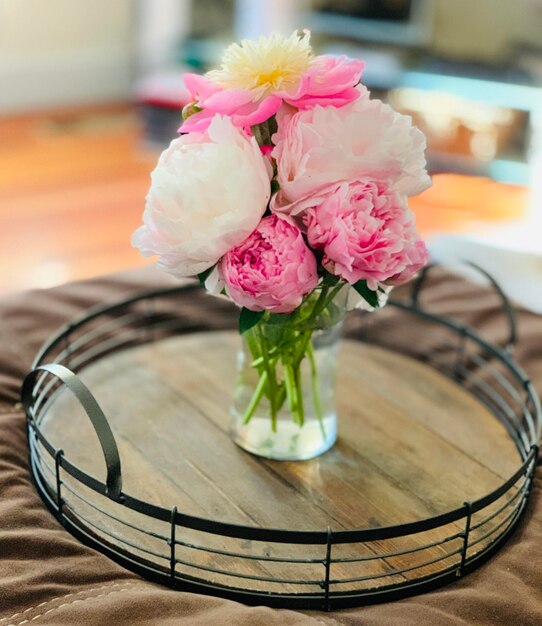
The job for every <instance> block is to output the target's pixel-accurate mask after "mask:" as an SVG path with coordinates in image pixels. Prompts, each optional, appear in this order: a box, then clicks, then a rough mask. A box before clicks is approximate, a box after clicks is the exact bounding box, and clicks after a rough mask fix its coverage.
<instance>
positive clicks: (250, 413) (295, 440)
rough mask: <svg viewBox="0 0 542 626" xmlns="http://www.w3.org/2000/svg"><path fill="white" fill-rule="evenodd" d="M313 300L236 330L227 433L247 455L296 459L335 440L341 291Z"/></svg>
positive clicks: (342, 309)
mask: <svg viewBox="0 0 542 626" xmlns="http://www.w3.org/2000/svg"><path fill="white" fill-rule="evenodd" d="M321 299H322V298H321V297H320V298H319V299H318V297H317V296H315V297H314V298H313V299H312V301H311V300H309V301H308V302H307V303H306V306H305V309H304V310H305V311H308V313H306V314H305V315H303V312H302V314H301V315H297V316H294V318H293V319H292V318H291V317H289V316H285V315H272V316H269V317H268V318H267V319H265V318H264V319H263V320H262V321H260V322H258V324H256V326H254V327H253V328H251V329H250V330H249V331H247V332H246V333H244V334H243V335H242V349H241V350H240V351H239V353H238V376H237V383H236V389H235V397H234V402H233V405H232V407H231V418H232V419H231V437H232V439H233V440H234V441H235V443H236V444H237V445H238V446H240V447H241V448H243V449H244V450H247V451H248V452H251V453H252V454H255V455H258V456H262V457H266V458H269V459H275V460H285V461H286V460H289V461H294V460H295V461H301V460H306V459H311V458H313V457H316V456H318V455H320V454H323V453H324V452H326V451H327V450H329V449H330V448H331V447H332V446H333V444H334V443H335V440H336V438H337V413H336V409H335V378H336V376H335V374H336V364H337V353H338V349H339V342H340V337H341V330H342V323H343V319H344V315H345V308H346V307H345V305H346V295H345V293H343V292H339V293H337V294H336V295H335V297H334V298H333V299H332V301H331V302H327V301H326V300H325V299H324V304H325V306H324V307H323V308H322V305H321V304H320V307H318V306H317V302H318V301H320V300H321ZM315 301H316V302H315ZM311 312H312V313H311Z"/></svg>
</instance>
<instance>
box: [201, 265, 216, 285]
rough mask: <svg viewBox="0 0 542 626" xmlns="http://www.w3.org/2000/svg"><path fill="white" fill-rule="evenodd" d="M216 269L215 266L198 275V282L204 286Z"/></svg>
mask: <svg viewBox="0 0 542 626" xmlns="http://www.w3.org/2000/svg"><path fill="white" fill-rule="evenodd" d="M214 269H215V266H214V265H213V266H212V267H210V268H209V269H207V270H205V271H204V272H201V274H198V280H199V282H200V283H201V284H202V285H203V284H204V283H205V281H206V280H207V279H208V278H209V276H210V275H211V272H212V271H213V270H214Z"/></svg>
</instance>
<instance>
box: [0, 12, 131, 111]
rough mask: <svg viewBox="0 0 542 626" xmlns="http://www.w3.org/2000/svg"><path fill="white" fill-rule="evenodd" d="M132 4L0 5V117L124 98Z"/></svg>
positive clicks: (128, 86) (128, 73)
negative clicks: (24, 111)
mask: <svg viewBox="0 0 542 626" xmlns="http://www.w3.org/2000/svg"><path fill="white" fill-rule="evenodd" d="M135 4H136V3H135V2H134V1H132V0H0V112H2V113H5V112H12V111H21V110H34V109H39V108H43V107H48V106H54V105H58V104H60V105H65V104H75V103H81V102H85V103H86V102H100V101H111V100H118V99H122V98H125V97H126V96H128V95H129V94H130V93H131V83H132V73H133V64H134V61H133V59H134V52H133V47H134V45H133V39H134V35H133V32H134V24H135V13H134V11H135Z"/></svg>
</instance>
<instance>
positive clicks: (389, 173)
mask: <svg viewBox="0 0 542 626" xmlns="http://www.w3.org/2000/svg"><path fill="white" fill-rule="evenodd" d="M360 90H361V91H362V93H361V97H360V98H358V99H357V100H355V101H354V102H352V103H350V104H347V105H345V106H343V107H340V108H335V107H322V106H316V107H314V108H312V109H307V110H303V111H297V112H294V110H290V111H284V112H281V113H279V115H278V121H279V125H278V131H277V133H276V134H275V135H274V136H273V141H274V143H275V148H274V149H273V152H272V155H273V157H274V158H275V159H276V160H277V169H278V172H277V179H278V182H279V184H280V191H279V193H277V194H276V195H275V196H274V197H273V200H272V209H273V210H275V211H280V212H284V213H287V214H290V215H299V214H300V213H303V211H304V210H305V209H306V208H307V207H309V206H311V205H312V202H313V197H314V196H315V195H316V194H318V193H319V192H321V191H322V190H323V189H325V188H326V187H328V186H329V185H331V184H334V183H337V182H339V181H343V180H358V179H359V180H372V181H382V182H385V183H386V184H387V185H388V186H389V187H390V188H391V189H393V190H394V191H396V192H398V193H400V194H402V195H407V196H410V195H414V194H417V193H421V192H422V191H424V189H427V188H428V187H429V186H430V185H431V179H430V178H429V176H428V174H427V171H426V169H425V156H424V150H425V137H424V135H423V133H422V132H421V131H419V130H418V129H417V128H416V127H414V126H413V125H412V120H411V118H410V117H408V116H406V115H401V114H399V113H397V112H395V111H394V110H393V109H392V108H391V107H389V106H388V105H387V104H384V103H382V102H381V101H380V100H371V99H369V97H368V94H367V93H366V91H365V90H364V88H360Z"/></svg>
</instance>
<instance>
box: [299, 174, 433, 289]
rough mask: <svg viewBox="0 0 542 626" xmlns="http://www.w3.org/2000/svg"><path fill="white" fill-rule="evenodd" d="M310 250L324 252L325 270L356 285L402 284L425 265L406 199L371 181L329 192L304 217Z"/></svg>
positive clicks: (316, 200) (317, 199)
mask: <svg viewBox="0 0 542 626" xmlns="http://www.w3.org/2000/svg"><path fill="white" fill-rule="evenodd" d="M303 221H304V224H305V227H306V229H307V237H308V240H309V244H310V245H311V246H313V247H314V248H316V249H320V250H323V251H324V259H323V264H324V266H325V267H326V268H327V269H328V270H329V271H331V272H332V273H334V274H336V275H337V276H340V277H341V278H344V280H346V281H347V282H349V283H351V284H354V283H356V282H357V281H358V280H366V281H367V285H368V287H369V288H370V289H373V290H376V288H377V287H378V284H379V283H384V282H385V283H387V284H391V285H398V284H401V283H403V282H406V281H407V280H409V279H410V278H412V276H413V275H414V274H415V273H416V272H417V271H418V270H419V269H421V268H422V267H423V266H424V265H425V264H426V263H427V259H428V256H427V249H426V247H425V244H424V243H423V241H421V240H420V238H419V236H418V233H417V232H416V228H415V225H414V217H413V215H412V213H411V212H410V210H409V209H408V206H407V205H406V202H405V200H404V198H403V197H402V196H400V195H398V194H397V193H395V192H393V191H391V190H390V189H388V188H387V187H386V186H385V185H383V184H382V183H378V182H374V181H363V180H360V181H355V182H351V183H346V182H345V183H339V184H338V185H334V186H330V187H329V188H328V189H327V190H325V192H323V193H322V194H321V195H319V196H318V197H316V198H314V203H313V206H311V207H309V208H307V210H306V211H305V213H304V215H303Z"/></svg>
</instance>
